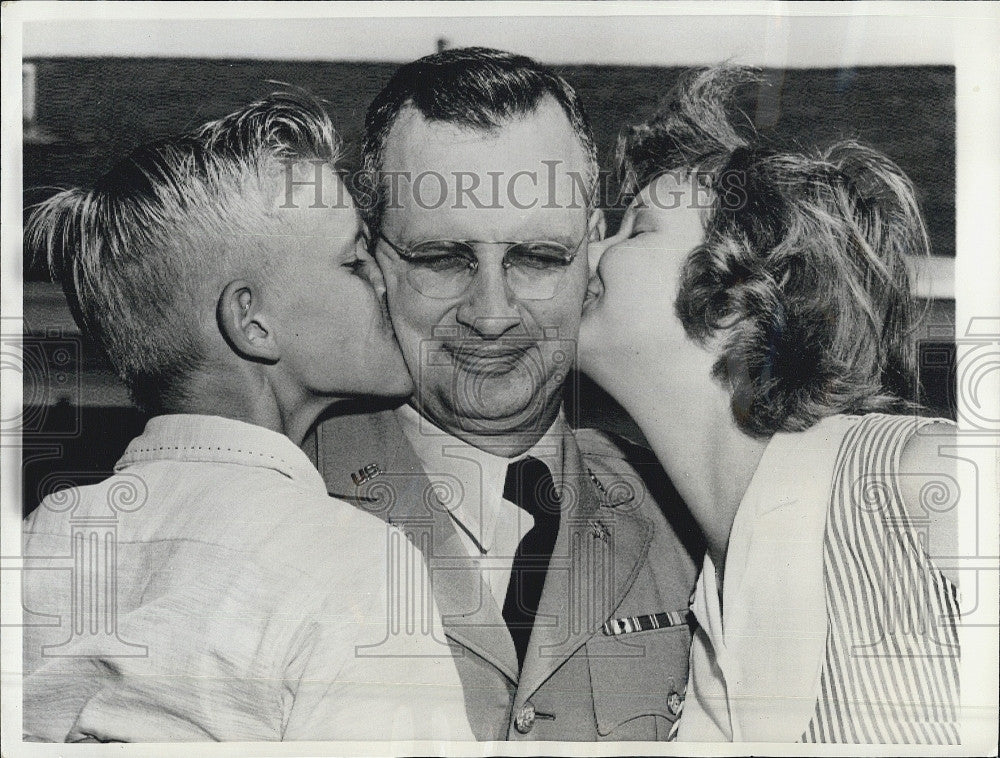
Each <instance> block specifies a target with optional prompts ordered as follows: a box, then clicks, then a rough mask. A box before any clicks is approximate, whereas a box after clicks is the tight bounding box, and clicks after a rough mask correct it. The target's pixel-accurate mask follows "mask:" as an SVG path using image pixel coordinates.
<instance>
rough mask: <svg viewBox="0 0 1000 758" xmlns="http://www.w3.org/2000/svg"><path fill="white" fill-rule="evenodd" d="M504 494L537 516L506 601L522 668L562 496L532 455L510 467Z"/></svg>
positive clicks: (505, 609)
mask: <svg viewBox="0 0 1000 758" xmlns="http://www.w3.org/2000/svg"><path fill="white" fill-rule="evenodd" d="M503 496H504V499H505V500H509V501H511V502H512V503H514V504H515V505H517V506H518V507H520V508H523V509H524V510H525V511H527V512H528V513H530V514H531V515H532V516H533V517H534V519H535V524H534V526H532V527H531V529H530V530H529V531H528V533H527V534H525V535H524V537H523V538H522V539H521V543H520V544H519V545H518V546H517V552H515V553H514V564H513V566H512V567H511V572H510V583H509V584H508V585H507V597H506V599H505V600H504V604H503V619H504V621H506V622H507V628H508V629H510V635H511V637H512V638H513V639H514V648H515V650H517V664H518V668H520V667H521V665H523V663H524V654H525V651H527V649H528V639H529V638H530V637H531V627H532V626H533V624H534V622H535V614H536V613H537V611H538V601H539V600H540V599H541V597H542V587H543V586H544V585H545V574H546V571H547V570H548V566H549V558H551V557H552V549H553V548H554V547H555V544H556V534H557V533H558V531H559V495H558V494H557V493H556V489H555V484H554V482H553V481H552V474H551V473H549V468H548V466H546V465H545V464H544V463H542V462H541V461H540V460H538V459H537V458H532V457H531V456H528V457H527V458H523V459H522V460H519V461H515V462H514V463H512V464H510V466H508V467H507V480H506V482H505V483H504V489H503Z"/></svg>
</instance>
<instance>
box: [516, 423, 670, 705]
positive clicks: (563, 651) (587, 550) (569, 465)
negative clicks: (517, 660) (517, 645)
mask: <svg viewBox="0 0 1000 758" xmlns="http://www.w3.org/2000/svg"><path fill="white" fill-rule="evenodd" d="M564 440H565V443H564V446H563V471H562V481H561V483H560V484H561V489H560V495H561V501H562V516H561V519H560V522H559V534H558V536H557V538H556V545H555V549H554V550H553V553H552V559H551V561H550V563H549V569H548V573H547V575H546V578H545V586H544V588H543V590H542V597H541V600H540V601H539V604H538V615H537V616H536V618H535V624H534V628H533V629H532V632H531V639H530V641H529V643H528V649H527V652H526V654H525V659H524V666H523V668H522V672H521V679H520V682H519V685H518V692H517V696H516V699H515V703H514V707H515V709H516V708H518V707H520V705H521V704H522V703H523V702H524V701H525V700H527V699H528V698H529V697H531V695H532V694H534V692H535V691H536V690H537V689H538V688H539V687H540V686H541V685H542V684H543V683H544V682H545V680H546V679H548V678H549V677H550V676H551V675H552V673H553V672H554V671H555V670H556V669H558V668H559V667H560V666H561V665H562V664H563V663H564V662H565V661H566V660H567V659H568V658H569V657H570V656H571V655H572V654H573V653H574V652H575V651H576V650H578V649H579V648H580V646H582V645H583V644H584V643H585V642H586V641H587V640H588V639H590V638H591V637H592V636H593V635H594V634H595V633H596V632H597V631H598V629H600V627H601V626H602V625H603V624H604V622H605V621H606V620H607V619H608V618H609V617H610V616H611V615H612V614H613V613H614V610H615V608H617V607H618V606H619V605H620V604H621V602H622V600H623V599H624V597H625V595H626V593H627V592H628V590H629V588H630V587H631V586H632V583H633V582H634V581H635V578H636V576H637V574H638V572H639V568H640V567H641V566H642V563H643V561H644V559H645V557H646V554H647V552H648V550H649V543H650V540H651V539H652V526H651V525H650V523H649V522H648V521H647V520H646V519H644V518H642V517H641V516H639V515H638V513H637V512H635V509H630V508H628V507H625V504H620V503H611V502H606V500H605V498H606V496H604V495H602V494H599V493H598V491H597V489H596V488H595V485H594V484H593V481H592V479H591V476H590V474H589V472H588V471H587V469H586V467H585V466H584V463H583V458H582V456H581V454H580V449H579V447H578V446H577V444H576V440H575V438H574V437H573V434H572V433H571V432H567V433H566V435H565V437H564ZM612 484H613V482H606V483H605V485H606V489H608V490H610V489H611V486H610V485H612ZM615 489H618V488H615ZM626 489H627V488H626ZM615 505H622V506H623V507H622V508H621V509H620V510H616V509H615V507H614V506H615Z"/></svg>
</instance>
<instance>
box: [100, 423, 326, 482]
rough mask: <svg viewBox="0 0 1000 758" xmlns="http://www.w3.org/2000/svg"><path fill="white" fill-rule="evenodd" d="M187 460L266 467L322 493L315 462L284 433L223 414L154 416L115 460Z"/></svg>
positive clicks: (120, 466) (125, 463)
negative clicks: (224, 416)
mask: <svg viewBox="0 0 1000 758" xmlns="http://www.w3.org/2000/svg"><path fill="white" fill-rule="evenodd" d="M152 461H189V462H202V463H232V464H237V465H241V466H253V467H256V468H266V469H271V470H274V471H277V472H279V473H280V474H282V475H284V476H286V477H288V478H289V479H291V480H293V481H295V482H297V483H299V484H301V485H303V486H305V487H308V488H309V489H315V490H321V491H322V492H323V493H324V494H326V484H325V483H324V481H323V477H322V476H321V475H320V473H319V471H317V470H316V467H315V466H313V464H312V462H311V461H310V460H309V458H308V457H307V456H306V454H305V453H303V452H302V451H301V450H300V449H299V448H298V447H297V446H296V445H295V443H294V442H292V441H291V440H290V439H288V437H286V436H285V435H283V434H281V433H279V432H275V431H272V430H271V429H266V428H264V427H262V426H257V425H256V424H248V423H246V422H244V421H237V420H236V419H231V418H223V417H222V416H203V415H196V414H192V413H176V414H169V415H164V416H155V417H153V418H151V419H150V420H149V421H148V422H147V423H146V428H145V429H144V430H143V432H142V434H141V435H139V436H138V437H136V438H135V439H134V440H132V442H130V443H129V446H128V447H127V448H126V449H125V454H124V455H122V457H121V458H120V459H119V460H118V463H116V464H115V471H120V470H122V469H124V468H127V467H128V466H131V465H134V464H136V463H146V462H152Z"/></svg>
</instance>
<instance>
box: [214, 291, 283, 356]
mask: <svg viewBox="0 0 1000 758" xmlns="http://www.w3.org/2000/svg"><path fill="white" fill-rule="evenodd" d="M262 301H263V298H262V297H261V296H260V291H259V290H258V289H256V288H255V287H253V286H252V285H251V284H250V282H248V281H246V280H244V279H236V280H233V281H231V282H229V284H227V285H226V286H225V288H224V289H223V290H222V294H221V295H220V296H219V302H218V304H217V306H216V313H215V315H216V320H217V321H218V322H219V331H221V332H222V336H223V337H225V338H226V342H228V343H229V346H230V347H231V348H232V349H233V350H234V351H235V352H236V353H237V354H238V355H240V356H241V357H243V358H246V359H247V360H251V361H258V362H261V363H277V362H278V359H279V358H281V350H280V349H279V348H278V340H277V335H276V334H275V333H274V330H273V329H272V328H271V324H270V319H269V318H268V316H267V314H266V313H265V312H264V308H263V302H262Z"/></svg>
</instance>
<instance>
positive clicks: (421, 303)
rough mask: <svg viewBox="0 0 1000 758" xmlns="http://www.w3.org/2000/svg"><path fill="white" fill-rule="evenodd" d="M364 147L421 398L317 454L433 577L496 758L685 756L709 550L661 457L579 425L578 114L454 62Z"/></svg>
mask: <svg viewBox="0 0 1000 758" xmlns="http://www.w3.org/2000/svg"><path fill="white" fill-rule="evenodd" d="M365 125H366V140H365V144H364V155H363V158H364V169H365V175H366V176H368V177H370V178H371V179H372V181H371V183H370V184H371V187H377V188H378V192H377V193H374V194H372V195H371V196H370V197H368V198H367V199H362V200H361V202H360V203H359V204H360V205H361V206H362V208H363V213H364V212H366V211H367V221H368V224H369V227H370V231H371V235H372V249H373V250H374V253H375V257H376V260H377V261H378V263H379V265H380V267H381V268H382V270H383V273H384V275H385V279H386V286H387V297H388V305H389V309H390V313H391V317H392V322H393V327H394V329H395V331H396V335H397V339H398V340H399V343H400V346H401V348H402V351H403V354H404V357H405V360H406V363H407V366H408V368H409V370H410V373H411V374H412V376H413V378H414V382H415V385H416V391H415V393H414V395H413V397H412V399H411V400H410V403H409V404H407V405H404V406H401V407H399V408H392V409H386V410H383V411H381V412H378V413H367V414H363V415H361V414H359V415H353V416H339V417H336V418H331V419H328V420H326V421H325V422H323V423H322V424H321V425H320V426H319V428H318V430H317V432H316V434H315V436H314V437H313V438H311V439H310V440H307V442H306V450H307V452H310V454H312V455H315V456H316V458H317V461H318V464H319V467H320V470H321V471H322V472H323V475H324V477H325V479H326V482H327V486H328V489H329V490H330V492H331V493H333V494H336V495H338V496H340V497H345V498H351V499H353V501H354V502H355V503H356V504H357V505H358V507H361V508H365V509H367V510H369V511H370V512H372V513H376V514H378V515H379V516H380V517H382V518H383V519H385V520H386V521H388V522H390V523H393V524H395V525H397V526H399V527H401V528H402V529H404V530H405V531H406V533H407V534H408V536H409V538H410V539H411V540H412V541H413V542H414V543H415V544H417V545H418V546H419V547H420V548H421V550H422V551H423V553H424V555H425V556H426V559H427V561H428V563H429V565H430V569H431V581H432V584H433V593H434V597H435V599H436V600H437V603H438V606H439V608H440V610H441V614H442V616H443V619H444V628H445V633H446V635H447V644H448V645H450V647H451V650H452V654H453V655H454V656H455V659H456V662H457V665H458V668H459V673H460V676H461V679H462V684H463V688H464V691H465V702H466V709H467V712H468V716H469V720H470V722H471V724H472V726H473V730H474V732H475V734H476V737H477V738H478V739H483V740H502V739H512V740H624V739H635V740H655V739H666V738H667V737H668V736H669V735H670V732H671V728H672V726H673V724H674V722H675V721H676V719H677V716H678V714H679V711H680V710H681V707H682V703H683V695H684V687H685V684H686V681H687V666H688V647H689V641H690V630H689V628H688V626H687V606H688V599H689V596H690V593H691V590H692V588H693V586H694V582H695V578H696V568H695V567H696V565H697V560H698V555H697V553H698V550H699V548H698V546H697V545H696V544H694V542H695V539H696V538H695V537H694V536H693V535H694V534H695V531H694V529H693V528H691V527H690V526H689V525H688V522H687V520H686V510H685V508H684V505H683V503H682V502H681V501H680V499H679V497H678V496H677V495H676V492H675V491H674V490H673V487H672V486H671V485H670V483H669V481H668V480H667V479H666V475H665V474H664V473H663V471H662V469H660V468H659V466H658V465H657V464H656V463H655V460H654V459H653V458H652V456H651V455H649V454H648V452H646V451H644V450H642V449H641V448H638V447H637V446H634V445H629V444H628V443H624V442H621V441H614V440H612V439H610V438H609V437H607V436H605V435H603V434H600V433H598V432H595V431H593V430H576V431H574V430H573V429H571V428H570V426H569V425H568V424H567V421H566V419H565V415H564V411H563V406H562V396H563V395H562V390H563V386H564V383H565V381H566V379H567V377H568V375H569V372H570V371H571V370H572V368H573V363H574V355H575V342H576V338H577V332H578V327H579V322H580V317H581V311H582V309H583V308H584V307H585V301H586V298H587V285H588V277H589V269H588V261H587V258H588V255H587V253H588V244H589V243H591V242H594V241H596V240H599V239H600V238H601V236H602V235H603V232H604V221H603V216H602V213H601V211H600V210H597V209H595V208H594V205H595V202H594V198H595V195H596V193H595V192H594V191H593V190H594V187H595V186H596V182H597V160H596V149H595V146H594V142H593V139H592V137H591V134H590V127H589V124H588V122H587V118H586V115H585V114H584V112H583V109H582V107H581V105H580V102H579V100H578V97H577V95H576V93H575V92H574V91H573V89H572V88H571V87H570V86H569V85H568V84H567V83H566V82H565V81H563V80H562V79H561V78H560V77H558V76H556V75H555V74H553V73H552V72H550V71H549V70H547V69H545V68H544V67H542V66H539V65H538V64H536V63H535V62H534V61H532V60H531V59H529V58H525V57H522V56H515V55H511V54H508V53H504V52H501V51H496V50H487V49H482V48H467V49H459V50H451V51H445V52H442V53H438V54H435V55H431V56H428V57H426V58H422V59H420V60H418V61H415V62H413V63H410V64H407V65H405V66H403V67H402V68H400V69H399V70H398V71H397V72H396V74H395V75H394V76H393V78H392V80H391V81H390V82H389V84H388V85H387V86H386V87H385V88H384V89H383V91H382V92H381V93H380V94H379V95H378V97H377V98H376V99H375V101H374V102H373V104H372V105H371V107H370V109H369V111H368V114H367V118H366V124H365ZM366 200H367V201H370V202H366ZM399 591H400V593H403V592H404V589H402V588H401V589H400V590H399ZM406 633H414V631H413V630H408V628H407V625H406V623H402V622H401V625H400V626H399V628H394V629H390V630H387V639H386V641H385V642H384V643H383V644H384V645H385V650H386V654H391V641H392V636H393V635H394V634H406ZM416 633H419V630H417V632H416ZM442 644H444V643H443V642H442ZM414 696H415V697H419V696H420V695H419V694H418V693H415V694H414Z"/></svg>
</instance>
